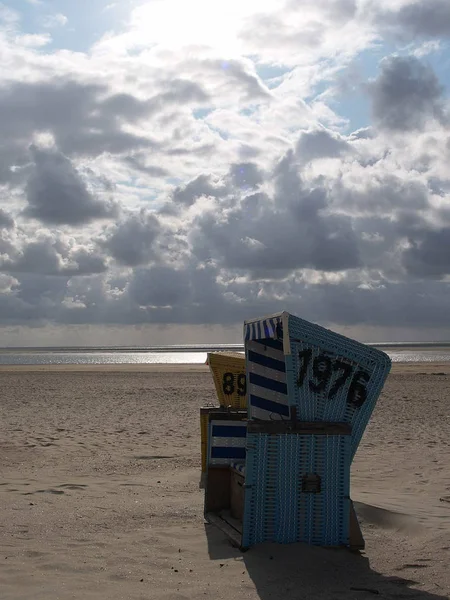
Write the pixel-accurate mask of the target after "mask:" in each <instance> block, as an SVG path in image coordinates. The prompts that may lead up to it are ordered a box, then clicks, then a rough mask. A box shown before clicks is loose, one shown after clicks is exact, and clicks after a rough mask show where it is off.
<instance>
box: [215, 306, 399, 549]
mask: <svg viewBox="0 0 450 600" xmlns="http://www.w3.org/2000/svg"><path fill="white" fill-rule="evenodd" d="M244 340H245V358H246V364H245V368H246V375H247V378H246V383H247V387H248V422H247V423H246V444H245V453H243V452H242V451H240V455H239V456H237V455H235V453H233V452H230V451H228V450H227V451H224V452H225V454H224V460H223V464H224V463H225V462H226V463H227V468H226V469H225V470H224V469H223V468H222V471H220V470H219V465H218V464H217V463H216V464H213V462H212V455H211V458H210V460H209V462H208V461H207V466H206V468H207V486H206V492H205V517H206V519H207V520H208V521H209V522H212V523H216V524H217V525H218V526H219V527H220V528H221V529H222V530H223V531H224V532H225V533H227V535H228V536H229V537H230V538H231V539H232V541H233V543H235V544H236V545H237V546H239V547H241V548H243V549H247V548H249V547H251V546H252V545H254V544H257V543H260V542H279V543H291V542H306V543H308V544H314V545H321V546H346V547H350V548H353V549H361V548H363V547H364V540H363V537H362V535H361V531H360V528H359V524H358V520H357V518H356V514H355V511H354V508H353V504H352V501H351V499H350V467H351V462H352V459H353V456H354V454H355V452H356V450H357V448H358V444H359V442H360V440H361V437H362V435H363V433H364V430H365V428H366V426H367V423H368V421H369V418H370V416H371V414H372V411H373V409H374V407H375V403H376V401H377V398H378V396H379V394H380V391H381V389H382V387H383V385H384V382H385V380H386V377H387V375H388V373H389V370H390V359H389V357H388V356H387V355H386V354H384V353H383V352H380V351H379V350H375V349H373V348H370V347H368V346H365V345H363V344H360V343H358V342H355V341H354V340H351V339H348V338H345V337H344V336H342V335H339V334H336V333H334V332H332V331H329V330H326V329H324V328H323V327H320V326H318V325H314V324H312V323H308V322H307V321H304V320H302V319H299V318H298V317H295V316H293V315H290V314H289V313H286V312H283V313H277V314H275V315H271V316H269V317H265V318H263V319H254V320H251V321H246V322H245V323H244ZM220 418H222V417H220ZM228 418H231V417H230V416H229V417H228ZM208 419H209V422H210V429H209V431H210V433H209V436H210V438H211V440H213V438H214V433H213V422H216V421H215V420H216V415H209V416H208ZM213 419H214V421H213ZM217 431H218V430H217ZM243 435H244V434H243V433H242V436H243ZM217 443H218V442H216V441H212V442H211V444H210V446H209V447H210V448H214V446H215V445H216V444H217ZM221 443H223V442H220V443H219V446H220V444H221ZM243 454H244V455H245V456H243ZM216 457H217V458H218V456H216Z"/></svg>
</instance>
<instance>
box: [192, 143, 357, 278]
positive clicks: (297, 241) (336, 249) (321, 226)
mask: <svg viewBox="0 0 450 600" xmlns="http://www.w3.org/2000/svg"><path fill="white" fill-rule="evenodd" d="M274 188H275V192H274V196H273V197H269V196H267V195H266V194H263V193H255V194H251V195H249V196H246V197H245V198H243V199H242V200H241V201H240V202H237V203H236V204H235V205H234V206H232V207H231V208H228V209H227V211H226V213H223V214H222V216H221V218H220V220H219V219H217V218H216V216H215V213H214V212H212V211H211V212H209V213H207V214H204V215H201V216H200V217H198V218H197V219H196V222H195V227H194V230H193V231H192V233H191V236H190V239H191V242H192V244H193V251H194V253H195V254H196V255H197V257H198V258H199V259H200V260H204V259H206V258H212V259H214V260H215V261H217V262H218V264H219V265H221V266H223V267H225V268H228V269H238V270H250V271H252V272H253V271H255V272H257V273H258V274H260V275H261V274H262V273H265V274H266V276H268V274H269V273H270V272H271V271H272V272H273V271H277V270H282V271H285V270H286V269H287V270H292V269H299V268H302V267H303V268H314V269H321V270H324V271H340V270H343V269H353V268H356V267H358V266H360V258H359V251H358V245H357V238H356V236H355V233H354V231H353V228H352V221H351V219H350V218H349V217H347V216H345V215H338V214H327V209H329V198H328V192H327V190H326V189H325V188H321V187H316V188H310V187H308V186H306V185H305V184H304V183H303V182H302V180H301V179H300V176H299V174H298V167H297V165H296V164H295V161H294V155H293V153H292V152H290V153H288V154H287V155H286V156H285V157H284V159H283V160H282V161H280V163H279V164H278V165H277V168H276V170H275V173H274Z"/></svg>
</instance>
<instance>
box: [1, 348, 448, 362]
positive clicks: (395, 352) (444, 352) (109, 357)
mask: <svg viewBox="0 0 450 600" xmlns="http://www.w3.org/2000/svg"><path fill="white" fill-rule="evenodd" d="M212 349H213V348H210V349H208V350H212ZM219 349H220V350H226V349H228V348H225V347H222V348H219V347H217V350H219ZM383 349H384V351H385V352H386V353H387V354H388V355H389V356H390V357H391V359H392V362H405V363H408V362H448V361H450V346H447V347H439V348H437V347H435V348H423V347H418V348H411V347H405V348H404V349H399V348H398V347H396V348H395V349H394V348H383ZM206 356H207V352H206V351H205V349H204V348H203V351H200V350H197V349H194V351H190V350H178V351H177V352H173V351H172V352H170V351H164V350H158V351H154V350H153V351H152V350H149V351H147V352H144V351H139V352H134V351H132V350H129V351H126V352H124V351H121V350H114V351H109V352H108V351H103V349H101V350H97V351H95V352H89V351H85V350H84V349H83V351H77V352H73V351H72V352H71V351H70V350H66V349H61V350H59V351H58V350H53V349H52V351H48V350H42V349H41V350H39V351H36V350H34V349H33V350H28V349H27V350H20V351H17V349H16V350H14V349H9V350H5V349H3V350H0V365H123V364H135V365H136V364H149V365H152V364H205V361H206Z"/></svg>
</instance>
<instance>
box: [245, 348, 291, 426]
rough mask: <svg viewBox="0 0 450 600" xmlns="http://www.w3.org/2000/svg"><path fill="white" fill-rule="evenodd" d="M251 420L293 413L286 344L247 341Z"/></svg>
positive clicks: (279, 417) (283, 417)
mask: <svg viewBox="0 0 450 600" xmlns="http://www.w3.org/2000/svg"><path fill="white" fill-rule="evenodd" d="M245 354H246V369H247V386H248V412H249V415H248V416H249V419H261V420H265V421H266V420H277V419H278V420H279V419H288V418H289V415H290V410H289V402H288V388H287V381H286V364H285V357H284V352H283V343H282V342H281V341H279V340H274V339H270V338H266V339H263V340H250V341H246V342H245Z"/></svg>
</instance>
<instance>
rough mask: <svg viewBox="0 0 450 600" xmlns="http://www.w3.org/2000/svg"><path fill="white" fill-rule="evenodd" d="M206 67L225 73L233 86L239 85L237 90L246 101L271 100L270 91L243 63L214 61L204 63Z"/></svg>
mask: <svg viewBox="0 0 450 600" xmlns="http://www.w3.org/2000/svg"><path fill="white" fill-rule="evenodd" d="M203 64H204V66H205V67H209V68H211V69H212V70H214V71H219V72H221V73H223V74H224V75H225V76H226V78H229V79H230V80H231V81H232V84H233V86H236V84H237V90H238V91H242V95H243V100H244V101H252V102H254V101H258V100H259V101H261V100H268V99H269V98H271V93H270V91H269V90H268V89H267V88H266V87H265V85H264V84H263V83H262V81H261V80H260V79H259V78H258V77H257V75H256V74H255V73H252V72H250V71H249V69H248V67H246V66H245V65H244V64H243V63H242V61H238V60H213V61H204V62H203Z"/></svg>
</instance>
